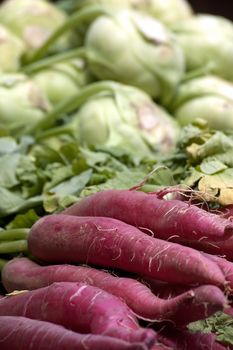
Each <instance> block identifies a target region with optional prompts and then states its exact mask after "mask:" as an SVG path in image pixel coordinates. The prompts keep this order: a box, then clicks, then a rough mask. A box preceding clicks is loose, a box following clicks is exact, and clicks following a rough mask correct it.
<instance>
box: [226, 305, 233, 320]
mask: <svg viewBox="0 0 233 350" xmlns="http://www.w3.org/2000/svg"><path fill="white" fill-rule="evenodd" d="M224 313H225V314H227V315H229V316H231V317H232V318H233V307H229V308H228V309H226V310H225V311H224Z"/></svg>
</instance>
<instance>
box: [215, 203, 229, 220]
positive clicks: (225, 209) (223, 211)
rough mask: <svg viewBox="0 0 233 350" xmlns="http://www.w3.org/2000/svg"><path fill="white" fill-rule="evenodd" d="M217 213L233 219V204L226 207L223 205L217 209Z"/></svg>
mask: <svg viewBox="0 0 233 350" xmlns="http://www.w3.org/2000/svg"><path fill="white" fill-rule="evenodd" d="M216 214H218V215H220V216H221V217H223V218H225V219H228V220H232V219H233V204H230V205H227V206H225V207H221V208H219V209H218V210H217V211H216Z"/></svg>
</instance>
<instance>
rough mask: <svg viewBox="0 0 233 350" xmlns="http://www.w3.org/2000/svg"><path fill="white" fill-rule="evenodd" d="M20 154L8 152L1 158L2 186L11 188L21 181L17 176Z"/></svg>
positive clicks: (0, 182)
mask: <svg viewBox="0 0 233 350" xmlns="http://www.w3.org/2000/svg"><path fill="white" fill-rule="evenodd" d="M19 160H20V154H18V153H14V154H6V155H4V156H2V157H1V158H0V186H2V187H6V188H11V187H14V186H16V185H17V184H18V183H19V180H18V179H17V176H16V170H17V166H18V163H19Z"/></svg>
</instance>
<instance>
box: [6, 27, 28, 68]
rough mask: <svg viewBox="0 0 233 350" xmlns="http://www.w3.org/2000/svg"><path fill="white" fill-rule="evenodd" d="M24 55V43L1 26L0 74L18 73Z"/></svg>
mask: <svg viewBox="0 0 233 350" xmlns="http://www.w3.org/2000/svg"><path fill="white" fill-rule="evenodd" d="M24 53H25V45H24V43H23V42H22V41H21V40H20V39H19V38H18V37H17V36H15V35H14V34H13V33H11V32H10V31H9V30H8V29H7V28H6V27H4V26H3V25H0V72H1V73H2V72H5V73H9V72H16V71H17V70H18V69H19V67H20V60H21V57H22V55H23V54H24Z"/></svg>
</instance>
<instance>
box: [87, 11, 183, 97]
mask: <svg viewBox="0 0 233 350" xmlns="http://www.w3.org/2000/svg"><path fill="white" fill-rule="evenodd" d="M85 46H86V49H87V57H88V64H89V68H90V70H91V71H92V73H93V74H94V75H95V76H96V77H97V78H98V79H101V80H105V79H109V80H115V81H119V82H121V83H125V84H128V85H133V86H136V87H138V88H140V89H142V90H144V91H145V92H147V93H148V94H149V95H150V96H152V97H154V98H155V99H157V100H159V101H160V102H161V103H162V104H166V103H167V102H168V101H170V99H171V97H172V96H173V94H174V92H175V90H176V88H177V86H178V84H179V82H180V80H181V78H182V76H183V73H184V68H185V63H184V56H183V51H182V49H181V47H180V45H179V43H178V42H177V41H176V38H175V37H174V35H173V34H172V33H171V32H170V31H169V30H168V29H166V28H165V26H164V25H163V24H162V23H160V22H158V21H156V20H155V19H154V18H152V17H149V16H147V15H144V14H140V13H137V12H136V11H127V10H124V11H120V12H117V13H116V15H115V16H111V15H109V16H108V15H105V16H100V17H98V18H97V19H96V20H95V21H94V22H93V23H92V24H91V25H90V27H89V30H88V31H87V35H86V40H85Z"/></svg>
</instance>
